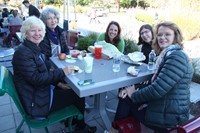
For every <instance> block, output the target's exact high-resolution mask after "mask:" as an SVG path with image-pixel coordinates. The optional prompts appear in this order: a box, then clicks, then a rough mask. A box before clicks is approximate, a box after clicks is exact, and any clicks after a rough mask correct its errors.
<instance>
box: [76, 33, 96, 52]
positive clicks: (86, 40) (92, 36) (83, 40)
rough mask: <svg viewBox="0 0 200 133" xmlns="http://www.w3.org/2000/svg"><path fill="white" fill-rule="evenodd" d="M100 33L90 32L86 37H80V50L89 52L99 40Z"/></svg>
mask: <svg viewBox="0 0 200 133" xmlns="http://www.w3.org/2000/svg"><path fill="white" fill-rule="evenodd" d="M97 37H98V33H96V32H89V33H88V34H87V35H86V36H83V37H80V38H79V39H78V42H77V44H78V50H87V48H88V47H89V46H91V45H93V44H94V42H95V41H96V40H97Z"/></svg>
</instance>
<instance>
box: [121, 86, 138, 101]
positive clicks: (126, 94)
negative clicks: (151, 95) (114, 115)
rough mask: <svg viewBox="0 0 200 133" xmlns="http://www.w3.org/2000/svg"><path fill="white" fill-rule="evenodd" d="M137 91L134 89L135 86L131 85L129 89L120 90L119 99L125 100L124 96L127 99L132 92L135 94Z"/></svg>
mask: <svg viewBox="0 0 200 133" xmlns="http://www.w3.org/2000/svg"><path fill="white" fill-rule="evenodd" d="M136 91H137V90H136V89H135V85H132V86H129V87H126V88H125V89H122V90H121V91H120V92H119V97H120V98H126V96H128V97H129V98H130V97H131V96H132V94H133V93H134V92H136Z"/></svg>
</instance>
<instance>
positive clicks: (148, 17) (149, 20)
mask: <svg viewBox="0 0 200 133" xmlns="http://www.w3.org/2000/svg"><path fill="white" fill-rule="evenodd" d="M135 18H136V19H137V20H139V21H142V22H146V23H148V24H153V23H154V18H153V16H151V15H149V14H146V13H138V14H136V16H135Z"/></svg>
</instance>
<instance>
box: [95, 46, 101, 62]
mask: <svg viewBox="0 0 200 133" xmlns="http://www.w3.org/2000/svg"><path fill="white" fill-rule="evenodd" d="M101 53H102V46H101V45H95V46H94V56H95V59H101Z"/></svg>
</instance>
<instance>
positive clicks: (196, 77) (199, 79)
mask: <svg viewBox="0 0 200 133" xmlns="http://www.w3.org/2000/svg"><path fill="white" fill-rule="evenodd" d="M192 65H193V68H194V74H193V78H192V81H193V82H196V83H200V58H194V59H192Z"/></svg>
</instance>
